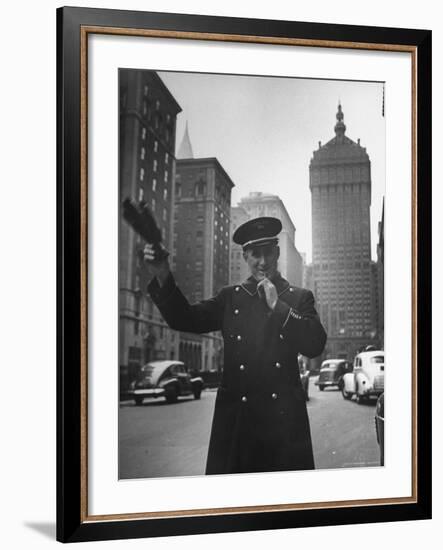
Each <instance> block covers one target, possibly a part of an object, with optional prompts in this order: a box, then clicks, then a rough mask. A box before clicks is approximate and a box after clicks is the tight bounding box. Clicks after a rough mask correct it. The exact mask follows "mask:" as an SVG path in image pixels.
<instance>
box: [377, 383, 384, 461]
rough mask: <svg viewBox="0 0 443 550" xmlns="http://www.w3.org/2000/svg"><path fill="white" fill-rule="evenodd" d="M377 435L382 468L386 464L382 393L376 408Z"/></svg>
mask: <svg viewBox="0 0 443 550" xmlns="http://www.w3.org/2000/svg"><path fill="white" fill-rule="evenodd" d="M375 433H376V434H377V443H378V446H379V448H380V466H384V463H385V394H384V393H382V394H381V395H380V397H379V398H378V399H377V406H376V407H375Z"/></svg>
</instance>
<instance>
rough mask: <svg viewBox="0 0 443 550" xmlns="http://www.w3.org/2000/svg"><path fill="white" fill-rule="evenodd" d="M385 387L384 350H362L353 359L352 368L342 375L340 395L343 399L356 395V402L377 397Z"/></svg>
mask: <svg viewBox="0 0 443 550" xmlns="http://www.w3.org/2000/svg"><path fill="white" fill-rule="evenodd" d="M384 387H385V352H384V351H380V350H378V351H377V350H376V351H363V352H361V353H358V354H357V355H356V356H355V359H354V368H353V371H352V372H349V373H347V374H345V375H344V376H343V384H342V390H341V391H342V395H343V397H344V398H345V399H351V398H352V397H353V396H354V395H355V396H356V399H357V403H363V402H365V401H367V400H368V399H369V398H371V397H379V395H381V394H382V393H383V391H384Z"/></svg>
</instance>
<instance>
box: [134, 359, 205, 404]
mask: <svg viewBox="0 0 443 550" xmlns="http://www.w3.org/2000/svg"><path fill="white" fill-rule="evenodd" d="M202 389H203V379H202V378H201V377H200V376H191V375H190V374H189V372H188V370H187V368H186V366H185V364H184V363H183V362H182V361H151V362H150V363H147V364H146V365H144V366H143V367H142V368H141V370H140V375H139V377H138V379H137V380H135V381H134V382H132V384H131V386H130V392H131V394H132V397H133V399H134V401H135V404H136V405H141V404H142V403H143V399H144V398H145V397H164V398H165V399H166V401H167V402H168V403H175V402H176V401H177V399H178V398H179V397H181V396H184V395H193V396H194V398H195V399H200V395H201V392H202Z"/></svg>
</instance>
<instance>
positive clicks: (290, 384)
mask: <svg viewBox="0 0 443 550" xmlns="http://www.w3.org/2000/svg"><path fill="white" fill-rule="evenodd" d="M273 283H274V284H275V286H276V288H277V293H278V301H277V305H276V306H275V309H274V310H273V311H271V310H270V309H269V307H268V306H267V304H266V301H265V299H264V298H262V297H260V295H259V294H258V292H257V281H256V280H255V279H254V278H253V277H250V278H249V279H247V280H246V281H245V282H244V283H243V284H239V285H235V286H229V287H225V288H223V289H222V290H221V291H220V292H219V293H218V294H217V295H216V296H215V297H213V298H211V299H209V300H204V301H202V302H199V303H197V304H193V305H191V304H189V302H188V301H187V299H186V298H185V297H184V295H183V294H182V292H181V291H180V289H179V288H178V286H177V285H176V283H175V281H174V278H173V277H172V275H169V277H168V279H167V280H166V282H165V284H164V285H163V286H162V287H160V285H159V284H158V282H157V279H155V278H154V279H153V280H152V281H151V283H150V284H149V285H148V292H149V294H150V295H151V297H152V299H153V301H154V302H155V304H156V305H157V307H158V308H159V310H160V312H161V313H162V315H163V317H164V319H165V320H166V322H167V323H168V325H169V326H170V327H171V328H173V329H176V330H180V331H186V332H193V333H205V332H212V331H217V330H221V331H222V334H223V339H224V366H223V374H222V382H221V385H220V388H219V389H218V392H217V397H216V403H215V410H214V417H213V421H212V430H211V437H210V442H209V450H208V458H207V464H206V473H207V474H227V473H246V472H272V471H278V470H308V469H313V468H314V459H313V453H312V443H311V434H310V427H309V420H308V415H307V411H306V402H305V398H304V395H303V390H302V387H301V383H300V375H299V370H298V354H299V353H301V354H303V355H306V356H308V357H316V356H318V355H320V354H321V353H322V351H323V348H324V345H325V342H326V333H325V331H324V329H323V327H322V325H321V322H320V320H319V317H318V315H317V312H316V310H315V307H314V297H313V295H312V292H311V291H309V290H305V289H301V288H298V287H294V286H292V285H290V284H289V283H288V281H286V280H285V279H283V278H282V277H281V276H280V275H278V276H277V277H276V278H274V279H273Z"/></svg>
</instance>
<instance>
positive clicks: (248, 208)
mask: <svg viewBox="0 0 443 550" xmlns="http://www.w3.org/2000/svg"><path fill="white" fill-rule="evenodd" d="M238 206H240V207H241V208H242V209H243V210H244V211H245V212H246V213H247V214H248V216H249V218H250V219H251V218H258V217H261V216H272V217H274V218H278V219H279V220H280V221H281V223H282V231H281V233H280V234H279V236H278V244H279V247H280V259H279V269H280V272H281V274H282V276H283V277H285V279H287V280H288V281H289V282H290V283H291V284H293V285H295V286H302V284H303V259H302V257H301V255H300V253H299V252H298V250H297V248H296V246H295V244H294V239H295V226H294V224H293V223H292V220H291V218H290V217H289V214H288V212H287V210H286V207H285V205H284V204H283V201H282V200H281V199H280V197H278V196H277V195H271V194H268V193H261V192H253V193H249V195H247V196H246V197H243V198H242V199H241V200H240V202H239V204H238Z"/></svg>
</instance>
